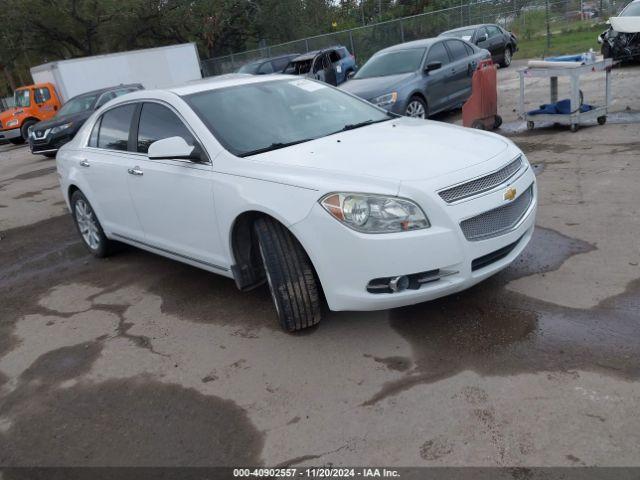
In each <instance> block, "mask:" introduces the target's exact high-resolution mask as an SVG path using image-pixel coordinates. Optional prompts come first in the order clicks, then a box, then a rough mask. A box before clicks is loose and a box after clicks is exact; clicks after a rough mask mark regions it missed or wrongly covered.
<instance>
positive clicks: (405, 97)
mask: <svg viewBox="0 0 640 480" xmlns="http://www.w3.org/2000/svg"><path fill="white" fill-rule="evenodd" d="M488 58H490V54H489V52H488V51H487V50H483V49H481V48H478V47H476V46H474V45H471V44H470V43H468V42H465V41H464V40H459V39H455V38H451V39H446V38H431V39H427V40H416V41H414V42H407V43H401V44H400V45H394V46H393V47H389V48H385V49H384V50H380V51H379V52H377V53H376V54H375V55H374V56H373V57H371V58H370V59H369V60H368V61H367V63H365V64H364V65H363V66H362V67H361V68H360V70H359V71H358V73H356V74H355V75H354V76H353V78H352V79H351V80H349V81H348V82H347V83H345V84H344V85H341V86H340V88H341V89H343V90H344V91H346V92H349V93H352V94H354V95H357V96H359V97H361V98H364V99H365V100H368V101H369V102H371V103H373V104H375V105H378V106H379V107H382V108H384V109H386V110H389V111H391V112H393V113H397V114H399V115H407V116H409V117H419V118H427V117H428V116H430V115H433V114H435V113H438V112H441V111H444V110H450V109H454V108H458V107H461V106H462V105H463V104H464V102H466V101H467V99H468V98H469V97H470V96H471V78H472V76H473V72H474V71H475V69H476V68H477V65H478V62H480V61H481V60H484V59H488Z"/></svg>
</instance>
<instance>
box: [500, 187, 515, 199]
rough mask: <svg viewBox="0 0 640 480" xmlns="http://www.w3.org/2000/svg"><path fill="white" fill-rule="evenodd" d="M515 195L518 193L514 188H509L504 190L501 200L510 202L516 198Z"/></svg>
mask: <svg viewBox="0 0 640 480" xmlns="http://www.w3.org/2000/svg"><path fill="white" fill-rule="evenodd" d="M516 193H518V191H517V190H516V189H515V188H513V187H509V188H507V189H506V190H505V192H504V195H503V198H504V199H505V200H507V201H508V202H510V201H511V200H513V199H514V198H516Z"/></svg>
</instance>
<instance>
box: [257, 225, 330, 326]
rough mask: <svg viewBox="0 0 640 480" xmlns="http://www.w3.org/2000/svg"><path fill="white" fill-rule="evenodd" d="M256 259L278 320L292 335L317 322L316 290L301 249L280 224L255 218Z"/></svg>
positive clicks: (315, 283) (318, 300)
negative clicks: (258, 254) (259, 261)
mask: <svg viewBox="0 0 640 480" xmlns="http://www.w3.org/2000/svg"><path fill="white" fill-rule="evenodd" d="M254 231H255V234H256V237H257V239H258V247H259V250H260V256H261V257H262V262H263V265H264V270H265V273H266V276H267V282H268V283H269V289H270V290H271V297H272V299H273V303H274V305H275V307H276V311H277V313H278V318H279V319H280V326H281V327H282V328H283V329H284V330H286V331H288V332H294V331H297V330H302V329H304V328H307V327H311V326H313V325H316V324H317V323H318V322H320V318H321V311H322V307H321V301H320V288H319V285H318V281H317V280H316V277H315V274H314V270H313V266H312V265H311V260H309V257H308V256H307V254H306V253H305V251H304V249H303V248H302V245H300V243H299V242H298V241H297V240H296V239H295V237H294V236H293V235H292V234H291V233H290V232H289V231H288V230H287V229H286V228H285V227H284V226H283V225H282V224H280V223H278V222H277V221H275V220H273V219H271V218H259V219H258V220H256V222H255V224H254Z"/></svg>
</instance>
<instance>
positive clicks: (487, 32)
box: [440, 23, 518, 68]
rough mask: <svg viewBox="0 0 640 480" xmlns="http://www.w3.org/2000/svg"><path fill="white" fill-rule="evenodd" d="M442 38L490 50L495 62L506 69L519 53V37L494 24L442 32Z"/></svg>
mask: <svg viewBox="0 0 640 480" xmlns="http://www.w3.org/2000/svg"><path fill="white" fill-rule="evenodd" d="M440 36H441V37H455V38H461V39H462V40H466V41H467V42H470V43H473V44H474V45H477V46H478V47H480V48H484V49H486V50H489V52H491V58H492V59H493V61H494V62H495V63H498V64H500V66H501V67H504V68H506V67H508V66H509V65H511V59H512V58H513V54H514V53H516V52H517V51H518V39H517V37H516V36H515V35H514V34H513V33H511V32H509V31H508V30H505V29H504V28H502V27H501V26H499V25H494V24H492V23H490V24H483V25H473V26H471V27H462V28H456V29H455V30H448V31H446V32H442V33H441V34H440Z"/></svg>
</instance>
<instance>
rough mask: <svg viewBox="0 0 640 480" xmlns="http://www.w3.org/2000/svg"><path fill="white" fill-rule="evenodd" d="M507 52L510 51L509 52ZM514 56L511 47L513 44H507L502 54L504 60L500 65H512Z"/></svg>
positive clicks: (502, 66) (503, 66) (505, 66)
mask: <svg viewBox="0 0 640 480" xmlns="http://www.w3.org/2000/svg"><path fill="white" fill-rule="evenodd" d="M507 52H509V53H508V54H507ZM512 57H513V50H512V49H511V45H507V46H506V47H505V48H504V54H503V55H502V61H501V62H500V67H501V68H507V67H508V66H509V65H511V59H512Z"/></svg>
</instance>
